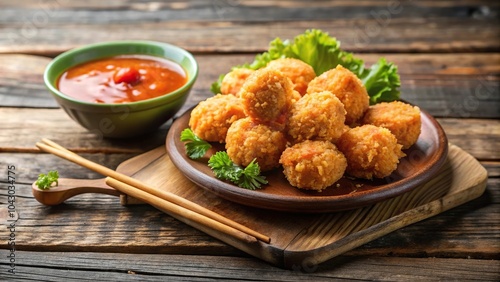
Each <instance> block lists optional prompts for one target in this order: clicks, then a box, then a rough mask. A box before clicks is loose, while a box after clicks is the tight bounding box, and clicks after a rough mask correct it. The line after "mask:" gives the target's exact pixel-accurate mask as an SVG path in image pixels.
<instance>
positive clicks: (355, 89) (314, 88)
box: [307, 65, 370, 125]
mask: <svg viewBox="0 0 500 282" xmlns="http://www.w3.org/2000/svg"><path fill="white" fill-rule="evenodd" d="M321 91H330V92H332V93H333V94H335V95H336V96H337V97H338V98H339V100H340V102H342V104H344V108H345V110H346V112H347V114H346V117H345V122H346V124H348V125H351V124H353V123H355V122H356V121H357V120H358V119H360V118H362V117H363V115H364V113H365V111H366V110H368V107H369V105H370V97H369V96H368V92H366V88H365V86H364V85H363V82H361V80H360V79H359V78H358V77H357V76H356V75H355V74H354V73H352V72H351V71H350V70H348V69H346V68H344V67H343V66H341V65H338V66H337V67H336V68H334V69H331V70H329V71H326V72H324V73H322V74H321V75H319V76H317V77H316V78H315V79H313V80H312V81H311V82H310V83H309V85H308V87H307V93H314V92H321Z"/></svg>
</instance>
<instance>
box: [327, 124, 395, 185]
mask: <svg viewBox="0 0 500 282" xmlns="http://www.w3.org/2000/svg"><path fill="white" fill-rule="evenodd" d="M336 144H337V147H338V149H339V150H340V151H341V152H342V153H344V156H345V157H346V159H347V169H346V172H347V173H348V174H350V175H352V176H354V177H359V178H365V179H372V178H374V177H375V178H383V177H386V176H389V175H390V174H391V173H392V172H393V171H394V170H396V168H397V165H398V163H399V158H402V157H404V156H405V154H404V153H403V152H402V151H401V148H402V145H401V144H398V142H397V139H396V137H395V136H394V135H393V134H392V133H391V132H390V131H389V130H388V129H387V128H383V127H378V126H375V125H371V124H366V125H363V126H358V127H355V128H352V129H350V130H348V131H347V132H346V133H344V134H342V136H340V139H339V140H338V141H337V143H336Z"/></svg>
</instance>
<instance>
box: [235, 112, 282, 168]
mask: <svg viewBox="0 0 500 282" xmlns="http://www.w3.org/2000/svg"><path fill="white" fill-rule="evenodd" d="M286 142H287V140H286V138H285V135H284V134H283V132H281V131H278V130H274V129H272V128H271V127H269V126H267V125H265V124H258V123H255V122H254V121H253V120H252V119H251V118H248V117H247V118H243V119H240V120H237V121H236V122H234V123H233V124H232V125H231V127H229V130H228V131H227V136H226V152H227V154H228V156H229V158H230V159H231V160H232V161H233V162H234V163H235V164H237V165H240V166H247V165H248V164H250V162H252V160H253V159H256V162H257V163H258V164H259V166H260V169H261V171H269V170H271V169H273V168H276V167H278V166H279V159H280V156H281V153H282V152H283V151H284V150H285V148H286Z"/></svg>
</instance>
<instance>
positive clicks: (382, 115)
mask: <svg viewBox="0 0 500 282" xmlns="http://www.w3.org/2000/svg"><path fill="white" fill-rule="evenodd" d="M363 124H373V125H376V126H381V127H385V128H387V129H389V130H390V131H391V133H392V134H394V136H396V138H397V139H398V143H399V144H401V145H403V149H408V148H410V147H411V146H412V145H413V144H415V142H417V140H418V137H419V136H420V130H421V125H422V121H421V118H420V109H419V108H418V107H416V106H412V105H410V104H406V103H403V102H400V101H394V102H390V103H386V102H384V103H379V104H375V105H373V106H370V108H369V109H368V111H366V113H365V116H364V117H363Z"/></svg>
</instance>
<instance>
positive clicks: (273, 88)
mask: <svg viewBox="0 0 500 282" xmlns="http://www.w3.org/2000/svg"><path fill="white" fill-rule="evenodd" d="M240 97H241V99H242V100H243V107H244V109H245V113H246V114H247V115H248V116H249V117H251V118H253V119H254V120H256V121H257V122H259V123H265V124H282V125H283V127H284V124H285V120H286V115H287V113H288V111H289V110H290V107H291V105H292V102H293V99H294V90H293V85H292V82H291V81H290V79H289V78H287V77H286V76H284V75H283V73H282V72H280V71H278V70H274V69H268V68H262V69H259V70H257V71H255V72H254V73H253V74H252V75H250V76H249V77H248V79H247V80H246V81H245V83H244V84H243V86H242V87H241V90H240Z"/></svg>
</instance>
